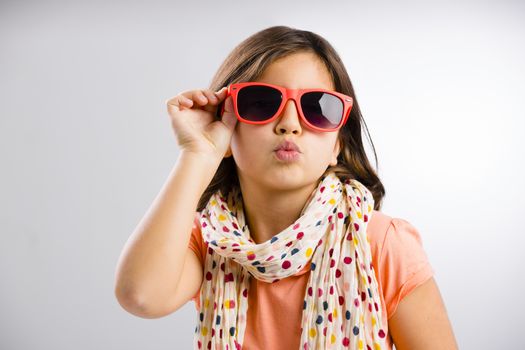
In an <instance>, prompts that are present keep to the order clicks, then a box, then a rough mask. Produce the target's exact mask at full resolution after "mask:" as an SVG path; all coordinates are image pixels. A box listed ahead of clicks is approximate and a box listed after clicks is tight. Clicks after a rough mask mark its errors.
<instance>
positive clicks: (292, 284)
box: [189, 210, 434, 350]
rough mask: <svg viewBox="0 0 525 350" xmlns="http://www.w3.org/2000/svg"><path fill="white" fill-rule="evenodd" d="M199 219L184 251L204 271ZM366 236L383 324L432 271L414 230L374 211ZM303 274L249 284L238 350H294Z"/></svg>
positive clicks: (197, 305) (204, 248)
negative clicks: (196, 259) (195, 258)
mask: <svg viewBox="0 0 525 350" xmlns="http://www.w3.org/2000/svg"><path fill="white" fill-rule="evenodd" d="M199 215H200V213H199V212H196V213H195V218H194V224H193V229H192V234H191V237H190V243H189V247H190V248H191V249H192V250H193V251H194V252H195V253H196V254H197V256H198V257H199V259H200V260H201V263H202V264H203V265H202V266H203V269H204V266H205V265H204V263H205V259H206V255H207V249H208V245H207V243H206V242H204V240H203V239H202V234H201V227H200V223H199ZM366 232H367V235H368V238H369V240H370V248H371V251H372V264H373V266H374V271H375V273H376V278H377V282H378V285H379V293H380V298H381V308H382V310H381V312H382V316H383V320H385V321H386V320H388V319H389V318H390V317H391V316H392V315H393V314H394V312H395V311H396V308H397V305H398V304H399V302H400V301H401V300H402V299H403V298H404V297H405V296H406V295H408V294H409V293H410V292H411V291H412V290H414V289H415V288H416V287H417V286H419V285H420V284H422V283H423V282H425V281H427V280H428V279H429V278H430V277H432V276H433V274H434V270H433V268H432V266H431V265H430V262H429V260H428V258H427V255H426V253H425V250H424V248H423V243H422V240H421V237H420V235H419V232H418V230H417V229H416V228H415V227H414V226H413V225H411V224H410V223H409V222H408V221H406V220H403V219H401V218H392V217H390V216H388V215H386V214H383V213H382V212H380V211H376V210H374V211H373V212H372V217H371V219H370V220H369V222H368V226H367V231H366ZM309 271H310V262H309V263H308V264H306V265H305V267H304V268H303V269H302V270H301V271H299V272H297V273H296V274H294V275H292V276H289V277H286V278H283V279H281V280H279V281H277V282H275V283H266V282H263V281H259V280H258V279H256V278H251V279H250V289H249V294H248V310H247V318H246V329H245V334H244V340H243V345H242V349H243V350H258V349H272V350H281V349H282V350H290V349H299V347H300V338H301V316H302V312H303V300H304V295H305V292H306V285H307V282H308V277H309V273H307V272H309ZM199 299H200V291H197V293H196V294H195V295H194V296H193V297H192V300H193V301H194V302H195V308H196V309H197V312H199V310H200V300H199ZM385 316H386V317H385ZM385 323H386V322H385ZM384 328H385V329H384V331H385V333H386V334H387V337H386V343H387V346H388V350H391V349H392V337H391V336H390V332H388V325H387V324H385V326H384Z"/></svg>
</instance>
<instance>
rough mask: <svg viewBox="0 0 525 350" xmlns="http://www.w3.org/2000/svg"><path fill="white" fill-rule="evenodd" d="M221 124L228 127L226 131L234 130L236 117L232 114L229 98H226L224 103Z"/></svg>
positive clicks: (231, 104)
mask: <svg viewBox="0 0 525 350" xmlns="http://www.w3.org/2000/svg"><path fill="white" fill-rule="evenodd" d="M222 122H223V123H224V124H225V125H226V126H227V127H228V129H230V130H233V129H235V125H237V116H236V115H235V113H234V112H233V103H232V99H231V97H228V98H227V99H226V101H224V113H223V115H222Z"/></svg>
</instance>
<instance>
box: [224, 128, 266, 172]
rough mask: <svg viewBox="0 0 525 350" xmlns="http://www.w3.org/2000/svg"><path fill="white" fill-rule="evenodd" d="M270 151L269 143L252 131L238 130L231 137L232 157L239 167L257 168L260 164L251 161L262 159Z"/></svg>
mask: <svg viewBox="0 0 525 350" xmlns="http://www.w3.org/2000/svg"><path fill="white" fill-rule="evenodd" d="M270 149H271V146H270V141H269V140H267V139H265V138H264V137H263V136H262V135H260V133H258V132H255V131H253V130H243V129H242V128H240V130H239V131H236V132H234V134H233V135H232V139H231V150H232V155H233V157H234V159H235V161H236V163H237V164H238V165H239V166H243V164H245V165H251V166H257V164H259V163H260V162H253V160H255V159H260V158H262V157H264V156H265V155H266V153H268V152H269V150H270ZM250 162H251V163H250Z"/></svg>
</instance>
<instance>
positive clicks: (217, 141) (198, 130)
mask: <svg viewBox="0 0 525 350" xmlns="http://www.w3.org/2000/svg"><path fill="white" fill-rule="evenodd" d="M226 92H227V88H226V87H223V88H222V89H220V90H219V91H217V92H214V91H211V90H210V89H204V90H188V91H184V92H181V93H179V94H178V95H176V96H175V97H172V98H170V99H168V100H167V101H166V104H167V106H168V114H169V116H170V118H171V124H172V127H173V130H174V132H175V135H176V137H177V142H178V145H179V148H180V150H181V151H188V152H191V153H196V154H199V155H204V156H212V157H218V158H219V159H222V158H224V155H225V154H226V152H227V151H228V148H229V146H230V141H231V137H232V134H233V131H234V129H235V125H236V124H237V117H236V116H235V114H234V112H233V103H232V98H231V96H230V97H228V98H226V99H225V97H226ZM223 101H224V113H223V115H222V119H221V120H216V119H215V114H216V112H217V109H218V107H219V104H220V103H221V102H223Z"/></svg>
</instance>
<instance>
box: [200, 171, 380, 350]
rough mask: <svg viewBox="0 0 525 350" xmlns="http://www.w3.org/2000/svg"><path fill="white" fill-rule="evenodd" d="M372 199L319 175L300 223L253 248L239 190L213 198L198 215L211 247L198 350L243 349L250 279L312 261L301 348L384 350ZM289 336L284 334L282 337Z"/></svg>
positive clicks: (350, 183)
mask: <svg viewBox="0 0 525 350" xmlns="http://www.w3.org/2000/svg"><path fill="white" fill-rule="evenodd" d="M373 207H374V199H373V196H372V194H371V193H370V191H369V190H368V189H367V188H366V187H365V186H364V185H363V184H361V183H360V182H358V181H357V180H354V179H352V180H347V181H345V182H344V183H342V182H341V181H340V179H339V178H338V177H337V176H336V175H335V174H334V173H333V172H328V173H326V174H325V175H324V176H323V177H321V179H320V181H319V183H318V186H317V188H316V189H315V191H313V192H312V194H311V195H310V198H309V199H308V201H307V203H306V205H305V206H304V208H303V210H302V212H301V215H300V217H299V218H298V219H297V220H296V221H295V222H294V223H293V224H292V225H290V226H289V227H287V228H286V229H284V230H283V231H281V232H279V233H278V234H277V235H275V236H273V237H272V238H271V239H270V240H268V241H266V242H262V243H260V244H256V243H255V242H254V241H253V240H252V239H251V238H250V237H251V236H250V232H249V230H248V226H247V225H246V222H245V217H244V211H243V204H242V196H241V194H240V193H239V190H238V187H236V188H234V189H233V190H232V191H230V193H229V195H228V197H227V198H224V197H223V196H221V193H220V192H217V193H215V194H214V195H212V196H211V197H210V200H209V202H208V203H207V206H206V207H205V208H204V209H203V210H202V212H201V214H200V224H201V228H202V236H203V239H204V240H205V241H206V242H208V252H207V254H208V255H207V257H206V266H205V270H204V279H203V283H202V285H201V290H200V300H201V308H200V313H199V319H198V322H197V326H196V327H195V337H194V348H195V349H221V350H222V349H226V350H237V349H241V348H242V342H243V338H244V331H245V328H246V311H247V309H248V290H249V285H250V283H249V281H250V278H251V277H255V278H257V279H258V280H261V281H264V282H267V283H274V282H277V281H279V280H281V279H283V278H286V277H288V276H291V275H293V274H295V273H297V272H298V271H300V270H301V269H302V268H303V267H304V266H305V265H306V264H307V263H308V262H309V261H310V260H311V265H310V266H311V271H310V276H309V279H308V284H307V289H306V291H305V297H304V303H303V313H302V323H301V332H302V333H301V341H300V344H301V345H300V350H311V349H367V350H368V349H370V350H380V349H386V345H385V335H386V334H385V331H384V329H383V320H382V316H381V305H380V298H379V292H378V287H377V280H376V277H375V273H374V268H373V265H372V256H371V251H370V244H369V240H368V236H367V235H366V227H367V225H368V221H369V220H370V216H371V214H372V209H373ZM283 336H284V334H283Z"/></svg>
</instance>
